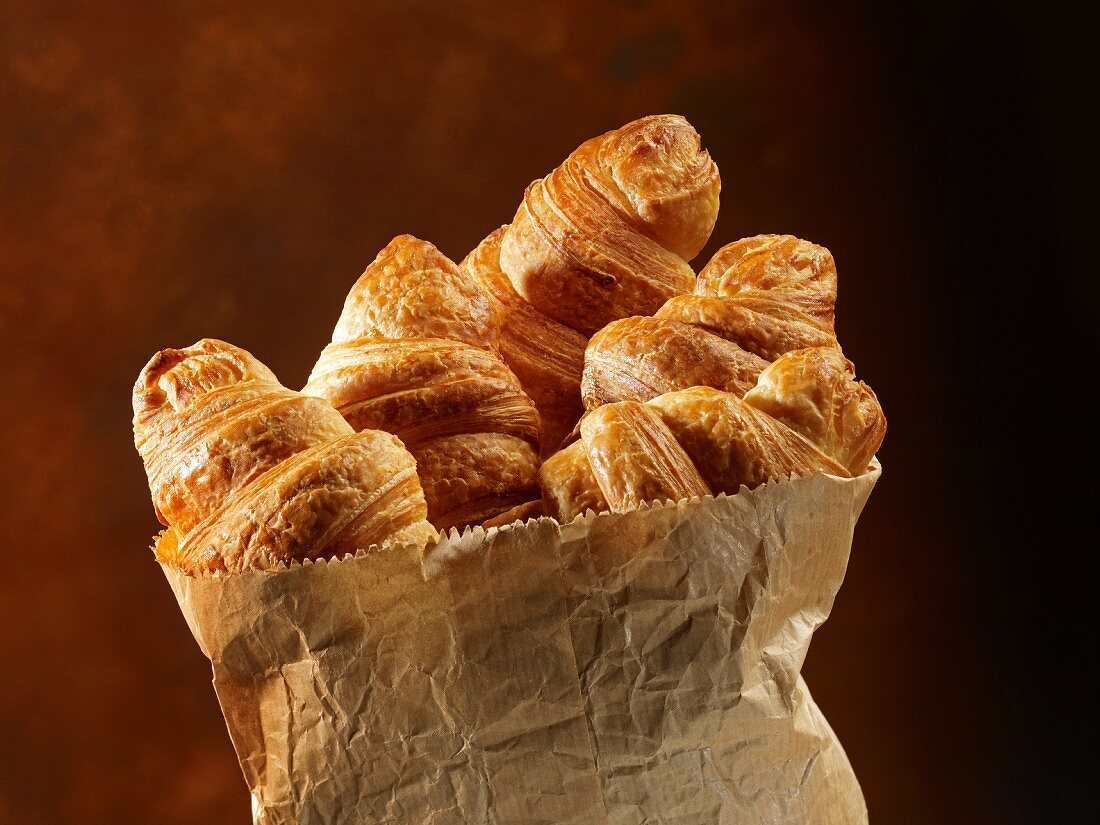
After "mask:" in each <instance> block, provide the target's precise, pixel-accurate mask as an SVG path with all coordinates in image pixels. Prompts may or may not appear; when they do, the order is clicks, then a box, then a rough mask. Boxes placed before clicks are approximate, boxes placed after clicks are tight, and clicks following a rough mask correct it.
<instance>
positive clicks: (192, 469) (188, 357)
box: [133, 339, 352, 533]
mask: <svg viewBox="0 0 1100 825" xmlns="http://www.w3.org/2000/svg"><path fill="white" fill-rule="evenodd" d="M133 404H134V443H135V445H136V446H137V449H138V452H139V453H140V454H141V457H142V460H143V461H144V463H145V470H146V475H147V476H148V479H149V490H150V493H151V495H152V499H153V506H154V508H155V509H156V512H157V517H158V518H159V519H160V522H161V523H162V524H164V525H172V526H174V527H176V529H177V530H179V531H181V533H186V532H187V531H189V530H190V529H192V528H193V527H194V526H195V525H196V524H198V522H199V521H201V520H202V519H203V518H204V517H205V515H206V514H208V513H210V512H212V511H213V510H216V509H218V508H219V507H221V506H222V505H223V504H224V503H225V502H226V501H227V500H229V499H231V498H232V497H233V496H234V495H235V494H236V493H237V492H238V491H239V490H241V489H242V488H244V487H245V486H247V485H248V484H251V483H252V482H253V481H255V480H256V479H257V478H259V477H260V476H261V475H263V474H264V473H265V472H267V471H268V470H270V469H271V468H272V467H274V466H276V465H277V464H279V463H280V462H281V461H284V460H285V459H287V458H289V457H290V456H291V455H293V454H295V453H297V452H301V451H302V450H305V449H308V448H309V447H312V446H315V445H317V444H321V443H324V442H326V441H330V440H332V439H334V438H340V437H342V436H345V435H348V434H349V433H351V432H352V430H351V428H350V427H349V426H348V425H347V424H346V423H345V422H344V421H343V419H341V418H340V416H339V414H338V413H337V412H336V411H335V410H334V409H332V407H331V406H329V405H328V404H325V403H324V402H323V401H320V400H318V399H315V398H306V397H305V396H302V395H299V394H298V393H296V392H292V391H291V390H288V389H286V388H285V387H283V386H282V385H281V384H279V382H278V380H277V379H276V378H275V376H274V374H272V372H271V371H270V370H269V369H268V368H267V367H265V366H264V365H263V364H261V363H260V362H259V361H257V360H256V359H255V358H254V357H253V356H252V355H251V354H249V353H248V352H246V351H245V350H243V349H240V348H238V347H234V346H232V345H230V344H226V343H225V342H223V341H216V340H212V339H204V340H202V341H199V342H198V343H196V344H194V345H192V346H190V347H186V348H184V349H169V350H163V351H162V352H159V353H157V354H156V355H154V356H153V358H152V359H150V361H149V363H148V364H147V365H146V366H145V368H144V369H143V370H142V371H141V375H140V376H139V377H138V380H137V383H136V384H135V386H134V393H133Z"/></svg>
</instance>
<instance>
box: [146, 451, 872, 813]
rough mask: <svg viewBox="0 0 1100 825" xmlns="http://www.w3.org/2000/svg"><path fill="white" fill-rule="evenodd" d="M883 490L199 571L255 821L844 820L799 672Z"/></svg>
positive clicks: (762, 500) (201, 616)
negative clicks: (226, 572)
mask: <svg viewBox="0 0 1100 825" xmlns="http://www.w3.org/2000/svg"><path fill="white" fill-rule="evenodd" d="M878 476H879V468H878V466H877V465H876V466H875V467H874V468H872V469H871V470H870V471H868V472H867V473H865V474H864V475H862V476H860V477H859V478H855V479H839V478H834V477H831V476H824V475H817V476H812V477H808V478H794V479H791V480H789V481H778V482H769V483H768V484H766V485H764V486H762V487H759V488H757V489H755V490H745V489H743V490H742V491H741V493H740V494H739V495H736V496H728V497H727V496H719V497H717V498H705V499H693V500H690V501H683V502H679V503H676V504H672V503H669V504H666V505H661V506H653V507H646V508H642V509H640V510H638V511H636V512H631V513H625V514H610V513H604V514H600V515H593V514H589V515H588V516H586V517H583V518H581V519H579V520H577V521H576V522H574V523H572V524H569V525H566V526H559V525H558V524H557V523H556V522H555V521H553V520H551V519H546V518H544V519H539V520H536V521H530V522H528V523H527V524H525V525H518V524H517V525H513V526H511V527H505V528H499V529H498V528H493V529H490V530H488V531H485V530H482V529H481V528H475V529H471V530H467V531H466V532H464V533H462V534H461V535H460V534H458V533H456V532H454V531H452V533H451V534H450V535H449V536H447V537H445V538H443V539H441V540H440V541H439V543H438V544H437V545H436V546H434V547H432V548H429V550H428V551H427V552H426V554H424V556H423V557H421V554H420V552H419V551H418V550H415V549H410V548H389V549H384V550H381V551H373V552H361V553H359V554H358V555H355V556H349V557H347V558H344V559H341V560H334V561H318V562H313V563H305V564H301V565H295V566H294V567H291V568H289V569H284V570H278V571H269V572H249V573H244V574H240V575H234V576H222V577H209V578H191V577H188V576H186V575H184V574H182V573H181V572H179V571H178V570H175V569H172V568H168V567H166V568H165V574H166V576H167V577H168V581H169V583H170V584H171V586H172V589H173V591H174V592H175V594H176V597H177V599H178V601H179V604H180V607H181V608H182V610H183V613H184V616H185V617H186V619H187V622H188V624H189V625H190V627H191V631H192V632H193V633H194V635H195V638H196V639H197V640H198V643H199V645H200V646H201V648H202V650H203V652H204V653H205V654H206V655H207V656H208V657H209V658H210V660H211V662H212V663H213V671H214V687H215V690H216V691H217V694H218V698H219V700H220V702H221V707H222V710H223V712H224V714H225V719H226V722H227V724H228V727H229V734H230V736H231V737H232V740H233V744H234V746H235V748H236V751H237V754H238V756H239V758H240V763H241V767H242V769H243V771H244V776H245V779H246V781H247V783H248V787H249V788H250V790H251V792H252V795H253V809H254V817H255V821H256V822H257V823H290V822H294V823H333V822H357V823H358V822H364V823H367V822H369V823H374V822H379V823H432V825H443V823H546V825H551V823H553V825H561V824H562V823H577V824H578V825H579V824H580V823H593V824H595V823H600V824H601V825H603V823H615V825H627V823H804V822H805V823H838V824H839V823H844V825H850V823H859V822H865V821H866V817H867V814H866V808H865V805H864V802H863V797H862V794H861V792H860V789H859V785H858V783H857V782H856V779H855V776H854V774H853V772H852V769H851V767H850V765H849V763H848V760H847V757H846V756H845V754H844V751H843V749H842V748H841V746H840V743H839V742H838V741H837V739H836V736H835V735H834V734H833V732H832V730H831V729H830V728H829V726H828V724H827V723H826V721H825V719H824V717H823V716H822V715H821V713H820V711H819V710H818V708H817V706H816V705H815V704H814V702H813V700H812V699H811V698H810V694H809V692H808V690H807V688H806V685H805V683H804V682H803V681H802V679H801V677H800V676H799V671H800V669H801V667H802V662H803V660H804V659H805V656H806V651H807V648H808V646H809V642H810V636H811V634H812V633H813V631H814V630H815V629H816V628H817V627H818V625H820V624H821V622H823V621H824V620H825V618H826V617H827V616H828V614H829V610H830V608H831V606H832V602H833V598H834V596H835V595H836V592H837V590H838V588H839V587H840V583H841V581H842V579H843V576H844V570H845V567H846V565H847V560H848V554H849V550H850V548H851V539H852V530H853V527H854V525H855V523H856V520H857V518H858V517H859V513H860V511H861V509H862V508H863V505H864V503H865V502H866V500H867V497H868V495H869V494H870V492H871V488H872V487H873V486H874V484H875V481H876V480H877V479H878Z"/></svg>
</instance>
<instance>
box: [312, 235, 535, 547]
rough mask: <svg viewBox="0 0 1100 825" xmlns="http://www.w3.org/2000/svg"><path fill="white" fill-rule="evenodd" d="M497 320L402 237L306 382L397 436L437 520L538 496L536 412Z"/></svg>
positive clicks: (439, 523)
mask: <svg viewBox="0 0 1100 825" xmlns="http://www.w3.org/2000/svg"><path fill="white" fill-rule="evenodd" d="M500 324H501V318H500V315H499V313H498V309H497V307H496V306H494V303H493V302H492V301H491V300H490V298H489V297H488V296H487V295H486V294H485V292H484V291H483V290H482V289H481V288H480V287H479V286H478V284H477V283H476V282H475V281H474V280H472V279H471V278H469V277H468V276H467V275H466V274H465V273H464V272H463V271H462V270H460V269H459V268H458V267H457V266H456V265H455V264H454V263H453V262H452V261H451V260H450V259H448V258H447V257H446V256H444V255H443V254H442V253H441V252H440V251H439V250H438V249H436V248H435V247H434V246H432V244H430V243H428V242H427V241H422V240H419V239H417V238H414V237H412V236H411V235H400V236H398V237H396V238H394V239H393V240H392V241H391V242H390V243H389V244H388V245H387V246H386V248H385V249H383V250H382V251H381V252H380V253H379V254H378V257H377V258H375V260H374V261H373V262H372V263H371V264H370V265H369V266H368V267H367V268H366V270H365V271H364V272H363V275H362V276H361V277H360V278H359V280H358V281H357V282H356V283H355V285H354V286H353V287H352V290H351V292H350V294H349V295H348V297H347V300H346V302H345V304H344V309H343V312H342V313H341V315H340V319H339V322H338V323H337V325H336V330H335V332H334V333H333V338H332V343H331V344H329V345H328V346H327V347H326V348H325V350H324V351H323V352H322V353H321V356H320V358H319V359H318V361H317V364H316V365H315V366H314V368H313V372H312V374H311V375H310V377H309V381H308V383H307V384H306V386H305V389H304V390H303V392H305V393H306V394H308V395H316V396H319V397H321V398H324V399H326V400H328V401H330V402H331V403H332V405H333V406H334V407H335V408H336V409H337V410H339V411H340V413H341V414H342V415H343V416H344V418H346V419H347V421H348V422H349V423H350V424H351V425H352V426H353V427H354V428H356V429H363V428H377V429H382V430H386V431H387V432H390V433H393V434H394V435H396V436H398V437H399V438H400V439H401V440H402V441H403V442H404V444H405V445H406V447H407V448H408V449H409V451H410V452H411V453H412V454H413V456H414V457H415V459H416V464H417V471H418V473H419V476H420V482H421V485H422V486H423V490H424V496H425V499H426V500H427V506H428V519H429V521H430V522H431V523H432V524H433V525H435V526H436V527H437V528H439V529H446V528H449V527H459V528H461V527H463V526H466V525H468V524H474V523H479V522H482V521H485V520H486V519H489V518H492V517H493V516H496V515H498V514H499V513H501V512H503V511H505V510H508V509H509V508H512V507H514V506H516V505H518V504H522V503H524V502H527V501H530V500H532V499H534V498H537V496H538V481H537V472H538V466H539V453H538V448H539V441H540V431H539V415H538V412H537V411H536V409H535V406H534V404H533V403H532V401H531V399H530V397H528V395H527V394H526V393H525V392H524V391H523V388H522V386H521V385H520V382H519V380H518V379H517V378H516V376H515V374H514V373H513V372H512V371H511V370H510V369H509V368H508V366H507V365H506V364H505V363H504V361H503V360H502V359H501V357H500V355H499V354H497V352H496V351H495V350H494V349H493V346H494V344H495V343H496V341H497V339H498V338H499V335H500Z"/></svg>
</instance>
